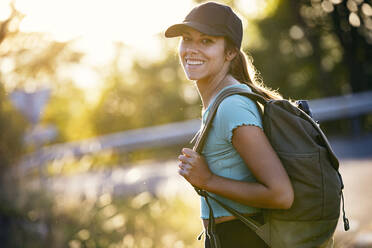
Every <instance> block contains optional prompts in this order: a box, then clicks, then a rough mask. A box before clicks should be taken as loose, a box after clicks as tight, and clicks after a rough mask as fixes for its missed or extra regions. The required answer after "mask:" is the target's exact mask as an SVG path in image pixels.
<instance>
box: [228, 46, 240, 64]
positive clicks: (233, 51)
mask: <svg viewBox="0 0 372 248" xmlns="http://www.w3.org/2000/svg"><path fill="white" fill-rule="evenodd" d="M237 53H238V52H237V51H236V49H229V50H228V51H227V52H226V60H227V61H232V60H233V59H234V58H235V56H236V55H237Z"/></svg>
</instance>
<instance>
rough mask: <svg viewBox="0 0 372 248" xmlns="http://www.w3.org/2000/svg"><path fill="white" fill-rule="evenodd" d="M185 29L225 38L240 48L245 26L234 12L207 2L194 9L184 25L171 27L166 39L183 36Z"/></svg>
mask: <svg viewBox="0 0 372 248" xmlns="http://www.w3.org/2000/svg"><path fill="white" fill-rule="evenodd" d="M185 27H190V28H193V29H196V30H197V31H199V32H201V33H203V34H206V35H211V36H225V37H227V38H229V39H230V40H231V41H232V42H233V43H234V45H235V46H236V47H238V48H240V46H241V43H242V38H243V26H242V21H241V20H240V18H239V17H238V16H237V15H236V14H235V13H234V12H233V10H232V9H231V8H230V7H229V6H227V5H223V4H219V3H215V2H207V3H204V4H201V5H198V6H196V7H195V8H193V9H192V10H191V11H190V13H189V14H188V15H187V16H186V18H185V20H184V21H183V22H182V23H179V24H175V25H172V26H170V27H169V28H168V29H167V30H166V31H165V37H168V38H171V37H176V36H181V35H182V33H183V31H184V29H185Z"/></svg>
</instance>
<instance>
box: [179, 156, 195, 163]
mask: <svg viewBox="0 0 372 248" xmlns="http://www.w3.org/2000/svg"><path fill="white" fill-rule="evenodd" d="M178 159H179V160H180V161H181V162H183V163H187V164H194V163H195V158H194V157H188V156H185V155H179V156H178Z"/></svg>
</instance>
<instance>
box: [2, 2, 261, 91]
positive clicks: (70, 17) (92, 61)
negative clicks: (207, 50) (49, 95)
mask: <svg viewBox="0 0 372 248" xmlns="http://www.w3.org/2000/svg"><path fill="white" fill-rule="evenodd" d="M10 1H11V0H0V21H1V20H4V19H6V18H7V17H8V16H9V14H10V8H9V2H10ZM13 1H14V3H15V7H16V8H17V10H19V11H20V12H22V13H23V14H25V17H24V19H23V20H22V22H21V25H20V29H21V31H23V32H41V33H46V34H49V35H50V37H51V38H52V39H54V40H57V41H62V42H64V41H71V40H73V41H74V42H73V44H74V47H75V48H76V49H77V50H80V51H82V52H84V53H85V54H86V56H85V57H84V63H85V65H86V66H85V67H84V66H83V65H81V66H80V68H79V69H76V68H74V69H73V75H75V76H74V77H75V78H74V79H75V81H76V83H77V85H78V86H80V87H82V88H89V87H90V88H92V87H93V88H94V87H95V86H96V84H97V83H98V82H99V81H100V79H99V78H98V77H97V75H95V72H93V71H92V70H91V69H90V68H89V66H98V67H99V66H102V65H104V64H105V63H107V62H108V61H110V60H111V59H112V58H113V57H114V55H115V47H114V46H113V44H114V43H115V42H122V43H123V44H124V45H125V46H126V47H127V48H129V49H128V50H130V51H132V52H133V54H134V55H135V54H139V55H141V54H142V55H144V56H143V57H146V58H147V59H149V60H152V59H153V60H155V59H156V58H160V57H161V55H162V49H161V48H160V41H159V34H163V33H164V31H165V30H166V28H167V27H168V26H170V25H171V24H174V23H179V22H181V21H182V20H183V18H184V17H185V16H186V15H187V13H188V12H189V11H190V10H191V9H192V7H193V6H195V3H194V2H193V1H192V0H13ZM237 3H238V7H239V10H240V11H242V12H244V13H245V14H248V15H249V16H252V17H253V18H254V17H257V15H259V14H260V13H262V10H263V9H264V7H265V6H264V5H265V3H267V1H264V0H240V1H239V0H238V1H237ZM260 10H261V12H260ZM243 25H244V22H243ZM87 65H88V67H87ZM76 71H79V73H76Z"/></svg>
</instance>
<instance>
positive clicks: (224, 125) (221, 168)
mask: <svg viewBox="0 0 372 248" xmlns="http://www.w3.org/2000/svg"><path fill="white" fill-rule="evenodd" d="M230 87H241V88H244V89H248V90H251V89H250V88H249V86H247V85H245V84H238V85H230V86H227V87H225V88H223V89H222V90H221V91H220V92H219V93H218V94H217V95H216V96H215V97H214V98H213V99H212V100H211V102H210V104H209V106H208V108H207V109H206V110H205V111H204V113H202V117H203V118H202V125H204V124H205V121H206V119H207V116H208V113H209V109H210V107H211V106H212V104H213V102H214V100H215V99H216V97H217V96H218V95H219V94H220V93H221V92H222V91H224V90H225V89H227V88H230ZM243 125H253V126H257V127H260V128H262V121H261V116H260V113H259V111H258V109H257V106H256V104H255V103H254V102H253V101H252V100H250V99H249V98H247V97H244V96H240V95H232V96H229V97H227V98H225V99H224V100H223V101H222V103H221V104H220V106H219V107H218V110H217V112H216V115H215V117H214V119H213V122H212V126H211V128H210V130H209V133H208V137H207V139H206V143H205V145H204V148H203V151H202V155H203V156H204V157H205V159H206V161H207V163H208V166H209V168H210V170H211V171H212V172H213V173H214V174H217V175H219V176H222V177H226V178H231V179H235V180H239V181H247V182H255V181H256V179H255V178H254V176H253V175H252V173H251V172H250V170H249V169H248V168H247V166H246V165H245V163H244V161H243V159H242V158H241V157H240V155H239V153H238V152H237V151H236V150H235V148H234V146H233V145H232V134H233V130H234V129H235V128H237V127H239V126H243ZM210 194H211V195H212V196H214V197H216V198H217V199H218V200H220V201H222V202H223V203H225V204H226V205H228V206H229V207H231V208H233V209H235V210H237V211H239V212H241V213H246V214H248V213H256V212H259V211H260V209H259V208H254V207H250V206H246V205H243V204H240V203H237V202H234V201H232V200H229V199H227V198H224V197H221V196H218V195H216V194H213V193H210ZM210 203H211V206H212V208H213V213H214V217H216V218H217V217H222V216H231V214H230V213H229V212H227V211H226V210H225V209H223V208H222V207H221V206H220V205H218V204H217V203H216V202H215V201H213V200H212V199H211V200H210ZM201 218H203V219H208V218H209V208H208V205H207V203H206V201H205V199H204V197H201Z"/></svg>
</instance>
